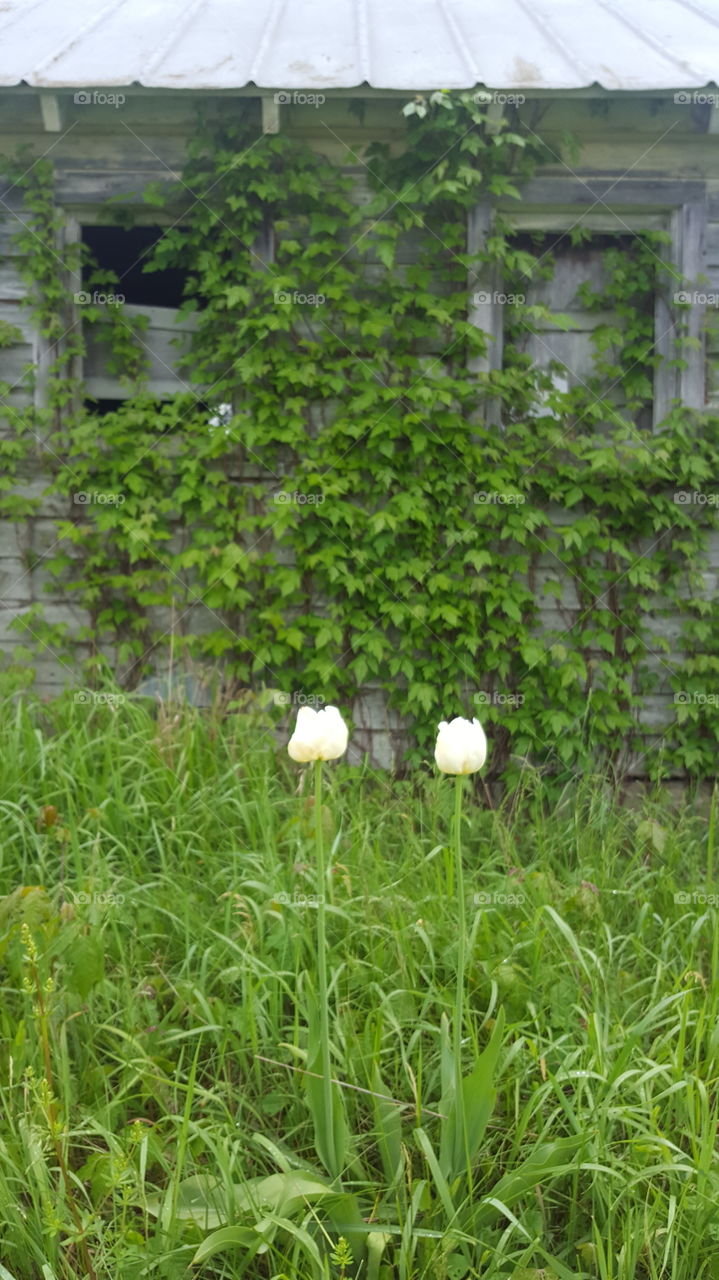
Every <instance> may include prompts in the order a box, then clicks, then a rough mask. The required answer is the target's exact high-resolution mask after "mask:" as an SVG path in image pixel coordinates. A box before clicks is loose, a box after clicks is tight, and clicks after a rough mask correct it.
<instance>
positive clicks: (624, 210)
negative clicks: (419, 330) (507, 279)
mask: <svg viewBox="0 0 719 1280" xmlns="http://www.w3.org/2000/svg"><path fill="white" fill-rule="evenodd" d="M500 207H501V212H502V216H503V217H504V218H505V219H507V220H508V221H509V222H510V223H511V225H512V227H513V228H514V230H515V232H516V233H517V234H518V235H520V234H526V233H530V232H533V233H541V234H548V235H551V236H552V237H553V238H554V240H555V241H556V240H558V239H559V238H561V237H562V236H564V235H566V234H568V233H569V231H570V230H571V228H573V227H577V226H581V227H583V228H585V229H586V230H588V231H591V232H592V233H593V234H594V235H596V236H597V237H602V236H604V237H606V236H611V237H614V239H615V242H616V238H617V237H619V238H620V239H621V237H623V236H629V237H632V238H634V237H635V236H636V234H637V233H638V232H641V231H651V230H664V231H666V232H668V233H669V243H668V244H667V245H666V247H665V254H666V258H667V260H668V261H670V262H672V263H674V264H676V268H677V274H676V275H675V276H672V275H670V273H669V272H663V273H662V274H661V278H660V280H659V281H658V287H657V291H656V295H655V304H654V351H655V353H656V355H657V356H659V357H661V359H659V360H658V361H657V362H656V368H655V370H654V377H653V397H652V400H653V403H652V409H651V417H652V425H653V426H654V427H655V428H656V427H657V426H658V425H659V423H661V421H662V420H663V418H664V417H665V416H666V415H667V413H668V412H669V410H670V408H671V406H672V402H673V401H679V402H680V403H682V404H684V405H686V406H687V407H689V408H695V409H701V408H703V407H704V406H705V404H706V371H705V351H704V332H703V331H704V305H703V303H702V301H701V300H702V297H703V296H704V295H703V293H702V291H701V288H699V289H697V285H698V284H700V277H701V272H702V267H703V254H704V229H705V223H706V189H705V184H704V183H703V182H701V181H694V180H687V181H680V182H672V181H668V180H658V181H654V180H647V179H641V178H637V179H633V178H626V177H623V178H619V179H614V178H605V179H597V178H596V177H595V176H589V177H587V178H586V179H585V178H582V177H580V176H572V177H568V178H564V177H560V176H551V175H548V176H543V177H539V178H534V179H532V180H531V181H529V182H527V183H526V184H525V186H524V188H523V191H522V201H521V204H520V203H517V204H516V205H515V206H514V207H512V206H510V205H509V204H508V205H507V206H500ZM493 218H494V208H493V206H492V205H491V203H490V202H489V201H486V202H482V203H480V204H478V205H477V206H476V207H475V208H474V209H473V210H472V211H471V213H470V217H469V221H468V228H467V245H468V249H469V251H470V252H471V253H474V252H478V251H481V250H482V248H483V246H484V244H485V242H486V240H487V237H488V236H489V234H490V232H491V229H492V225H493ZM599 243H601V241H599V240H598V244H599ZM567 274H571V272H570V269H569V267H567ZM502 284H503V282H502V281H501V280H500V279H499V278H498V277H497V274H496V272H494V271H493V269H492V268H491V267H488V268H486V269H484V270H478V271H476V272H475V273H473V274H472V276H471V277H470V305H469V316H470V319H471V321H472V323H474V324H476V325H477V327H478V328H480V329H483V330H484V331H485V333H486V334H487V335H488V347H487V353H486V355H485V356H483V357H482V358H481V359H476V360H475V361H474V362H473V365H472V368H473V370H474V371H475V372H479V373H481V372H488V371H489V370H491V369H499V368H501V367H502V364H503V347H504V317H503V308H502V305H501V302H498V301H497V299H498V298H499V299H501V298H502V296H503V294H502ZM680 294H681V295H683V297H686V296H687V294H688V296H689V298H690V300H691V301H690V304H689V306H688V308H687V307H686V306H682V307H681V308H680V305H679V304H680V301H681V299H680V298H679V296H678V295H680ZM559 309H560V308H559V307H557V310H559ZM682 330H684V331H685V332H686V336H687V337H688V338H690V339H691V340H692V343H691V344H690V345H688V346H686V347H683V348H682V349H681V350H680V349H679V348H678V346H677V338H678V336H679V334H680V332H681V331H682ZM678 356H680V357H681V361H682V362H683V367H682V368H678V367H676V365H675V364H674V363H673V362H674V361H675V360H676V359H677V357H678ZM572 359H573V360H574V361H575V362H577V367H578V368H580V369H581V367H582V359H583V357H582V355H581V354H580V352H579V350H578V348H577V347H576V344H575V351H574V352H573V354H572ZM495 413H496V410H495Z"/></svg>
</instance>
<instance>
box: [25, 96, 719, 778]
mask: <svg viewBox="0 0 719 1280" xmlns="http://www.w3.org/2000/svg"><path fill="white" fill-rule="evenodd" d="M534 124H535V126H536V122H534ZM407 142H408V145H407V147H406V149H405V150H404V151H403V152H402V153H401V154H400V155H397V154H395V152H394V151H393V150H392V149H390V148H388V147H384V146H380V145H376V146H373V147H370V148H369V149H368V150H367V151H366V152H363V154H362V155H361V156H358V155H354V154H351V153H350V154H348V156H347V164H346V165H345V166H343V167H340V166H338V165H336V164H333V163H330V162H329V161H328V160H326V159H325V158H323V157H322V156H321V155H319V154H318V153H316V152H314V151H311V150H310V149H308V148H306V147H304V146H302V145H300V144H299V143H298V142H297V141H296V140H293V139H291V138H289V137H287V136H285V135H283V134H279V135H265V136H258V129H257V124H256V121H255V120H254V119H253V118H252V117H251V116H248V117H247V118H246V119H244V120H243V119H241V118H240V119H236V120H235V121H234V122H233V123H232V124H231V125H225V126H223V127H222V128H220V129H219V130H218V129H215V130H214V131H211V132H210V131H208V130H206V129H203V130H201V131H200V132H199V134H198V137H197V139H196V140H195V142H194V143H193V145H192V148H191V150H190V155H189V160H188V164H187V167H186V170H185V172H184V173H183V175H182V183H181V184H179V185H177V186H173V185H164V186H159V185H157V186H154V187H152V188H151V189H149V190H148V192H147V193H146V195H145V200H146V203H147V205H149V206H151V207H152V206H154V207H157V208H158V209H160V210H162V212H163V214H165V215H166V216H167V217H168V222H169V224H170V227H169V229H168V231H167V233H166V234H165V235H164V236H163V237H162V239H161V240H160V241H159V243H158V245H157V247H156V249H155V252H154V255H153V259H152V261H151V263H150V264H149V269H153V268H156V269H159V268H163V267H167V266H173V267H179V268H181V269H183V270H184V272H185V273H186V277H187V302H186V309H187V310H188V311H192V312H193V313H194V315H195V317H196V332H195V334H194V338H193V345H192V350H191V351H190V353H189V354H187V355H186V356H185V357H184V359H183V361H182V367H183V377H184V378H185V379H191V380H192V382H193V383H194V384H195V385H196V387H197V394H196V395H194V394H189V393H182V394H179V395H177V396H175V397H173V398H172V399H170V400H168V401H166V402H164V403H158V402H157V401H156V400H154V399H153V398H152V397H150V396H149V395H148V394H147V389H146V387H145V386H144V384H143V367H142V364H143V362H142V359H141V354H138V355H137V360H136V363H133V357H132V351H133V350H134V351H135V352H136V353H137V352H138V350H139V349H138V348H137V346H136V345H134V346H133V334H132V333H131V332H130V330H129V329H128V326H127V323H126V322H125V321H124V319H123V316H122V312H121V310H120V311H118V312H117V314H115V315H114V316H108V315H102V316H97V317H94V320H95V321H96V322H97V323H101V324H103V325H105V327H106V329H107V331H108V338H109V341H110V343H111V345H112V346H113V348H114V350H115V353H116V358H117V357H118V356H121V357H122V364H123V367H124V368H125V371H126V374H127V377H128V379H129V381H130V384H131V390H132V392H133V394H132V395H131V397H130V398H129V399H128V400H127V402H126V403H125V405H124V406H123V408H122V409H121V410H119V411H117V412H114V413H109V414H105V415H104V416H102V417H101V418H100V417H98V415H96V414H94V413H93V412H91V411H88V410H87V409H83V408H82V406H81V403H78V397H77V380H76V378H74V377H73V376H68V364H67V361H68V356H73V355H74V356H76V355H77V353H78V351H81V344H82V335H81V334H76V333H73V341H75V342H76V343H78V344H80V345H79V346H77V347H74V348H70V349H68V347H67V345H66V343H65V342H64V341H61V342H59V347H58V350H59V353H60V354H58V357H57V367H55V368H54V369H53V370H52V375H51V378H50V382H51V386H52V391H51V395H50V398H49V406H48V409H47V411H46V412H45V421H44V427H45V429H46V432H47V436H46V440H47V453H46V456H45V462H46V464H47V465H48V466H51V467H52V468H53V469H54V479H53V488H54V490H55V491H56V492H57V493H59V494H64V495H68V494H70V493H72V492H77V491H78V490H81V491H97V492H101V493H103V494H106V495H116V496H117V495H120V497H121V501H117V500H114V501H108V502H106V503H104V504H99V503H97V504H94V505H92V506H91V507H88V508H86V509H82V510H80V511H77V510H76V511H74V512H73V518H72V519H71V520H66V521H62V522H61V523H60V526H59V531H60V533H61V535H62V537H63V539H64V543H63V550H62V552H61V553H60V554H58V555H54V556H53V557H52V559H51V561H50V564H51V567H52V569H53V571H54V573H56V574H57V575H58V576H59V577H60V578H61V579H62V581H63V582H65V583H66V584H67V588H68V590H69V591H71V592H72V593H73V594H74V596H75V598H76V599H77V600H78V601H80V602H82V603H83V604H85V605H86V607H88V608H89V609H90V611H91V616H92V620H93V625H92V628H91V634H92V637H93V640H94V642H95V643H96V644H97V645H98V647H100V646H101V645H105V646H110V647H111V648H112V649H113V650H114V668H115V671H116V672H119V673H120V674H121V676H122V678H123V679H124V680H125V681H126V682H127V683H130V684H132V683H134V682H136V681H137V679H138V678H139V676H140V675H141V674H142V673H143V672H144V671H146V670H148V669H150V668H151V667H152V666H153V664H155V663H156V662H157V661H158V658H159V657H160V656H161V654H162V651H163V650H166V648H167V645H168V638H169V637H168V632H170V631H171V632H172V642H173V652H174V654H175V655H176V656H177V655H178V654H181V653H182V652H183V651H184V652H186V653H187V654H188V656H192V657H194V658H199V659H202V660H204V661H207V660H222V662H223V663H224V664H225V667H226V669H227V670H228V671H230V672H232V674H233V675H234V677H235V678H236V679H237V680H238V681H240V682H242V683H246V684H248V685H249V684H257V685H259V684H264V685H269V686H271V687H276V688H281V689H284V690H288V691H289V690H301V691H304V692H305V693H316V692H318V691H321V693H322V694H323V696H324V697H325V698H326V699H327V700H330V699H332V700H337V701H339V702H340V703H341V704H342V705H343V706H347V705H348V704H349V702H350V701H351V699H352V698H353V697H354V695H355V693H356V692H357V690H358V689H359V688H361V687H365V686H368V685H376V686H379V687H380V688H381V689H383V690H384V691H385V693H386V696H387V698H388V700H389V703H390V706H392V707H393V708H395V709H396V710H397V711H398V712H399V713H400V714H401V715H403V716H404V717H406V720H407V723H408V724H409V726H410V730H411V744H410V749H409V753H408V755H409V758H410V759H417V758H422V757H426V755H427V749H428V744H429V742H430V740H431V739H432V737H433V734H434V729H435V723H436V720H437V719H438V718H439V717H441V716H447V715H449V714H457V713H464V714H477V715H479V716H480V717H481V718H482V719H483V720H484V721H485V722H489V723H492V724H493V726H494V727H493V743H494V748H493V767H494V769H495V771H500V770H504V771H505V772H509V773H511V772H512V771H514V770H516V769H517V768H519V767H521V762H522V760H523V759H525V758H529V759H531V760H532V761H534V762H535V763H542V762H546V763H547V765H548V766H551V767H552V768H553V769H559V770H560V772H561V771H562V770H564V771H566V770H567V769H569V770H572V769H579V768H586V767H588V766H589V764H590V762H592V761H593V760H594V759H595V758H596V753H597V752H601V753H603V754H604V755H606V756H608V757H609V758H610V759H611V760H612V761H613V762H614V763H615V764H617V765H623V764H626V763H627V761H628V760H629V758H630V757H631V755H632V754H633V753H634V754H637V753H641V752H642V751H643V750H644V749H645V745H643V741H642V738H641V734H640V733H639V731H638V727H637V718H638V713H639V709H640V707H641V705H642V704H643V702H644V700H645V698H646V696H647V694H648V693H650V692H651V690H652V688H653V687H658V686H659V684H660V683H661V684H663V685H664V686H665V687H666V686H667V685H669V686H670V687H671V688H672V689H673V690H676V691H679V690H681V691H685V692H686V691H688V693H689V695H690V696H689V697H688V698H687V699H685V700H683V701H682V702H681V703H680V704H678V705H677V708H676V713H677V714H676V721H675V723H674V724H673V725H672V728H671V731H670V733H668V734H667V735H666V738H665V739H664V741H665V742H666V743H667V744H668V745H669V746H670V747H671V760H672V762H673V764H674V765H676V766H677V767H679V768H681V767H688V768H690V769H692V770H695V771H696V772H699V773H702V772H705V773H711V772H713V770H714V759H715V752H716V743H717V729H716V725H715V721H716V717H715V716H712V715H711V714H710V713H708V712H709V710H710V709H709V708H708V707H707V705H706V704H702V703H701V702H700V701H698V700H695V699H693V697H692V696H691V692H692V690H697V689H705V690H706V689H707V687H708V685H709V684H710V683H711V681H712V679H714V678H716V672H717V670H718V669H719V659H718V658H717V657H716V656H715V653H714V652H713V650H712V634H713V633H714V634H715V632H716V618H715V613H716V609H715V606H714V604H713V603H712V602H711V601H710V600H708V599H707V598H706V593H705V591H704V586H705V584H704V581H703V579H702V576H701V565H702V560H701V556H702V549H703V547H704V545H705V543H706V536H707V530H708V528H709V527H710V525H711V524H712V523H713V519H714V508H712V507H710V506H709V505H708V504H707V505H704V506H701V507H700V506H698V505H696V504H691V505H682V504H681V503H677V502H676V501H675V500H674V495H675V493H676V492H677V491H689V492H693V491H704V490H706V489H707V487H708V486H710V484H711V481H712V477H713V476H714V475H715V474H716V463H717V459H718V458H719V432H718V426H719V424H718V423H717V421H716V419H713V418H710V417H708V416H705V417H703V418H702V419H700V418H699V416H698V415H693V414H691V413H689V412H687V411H684V410H676V411H674V412H673V413H672V414H671V415H670V416H669V417H668V418H667V420H666V422H665V423H664V424H663V425H662V429H661V432H660V433H658V434H654V435H653V434H651V433H650V432H649V431H647V430H646V428H644V427H643V426H641V425H640V423H641V409H642V406H646V402H647V398H648V396H649V395H650V387H651V369H652V366H653V363H654V362H655V361H656V355H655V352H654V349H653V333H652V329H651V324H650V320H649V319H648V317H650V316H651V308H648V307H647V299H648V298H649V297H650V296H651V295H652V292H653V290H654V289H655V288H656V287H657V281H658V279H659V277H660V275H661V273H662V271H663V270H664V268H663V266H662V257H663V253H664V246H663V244H662V242H661V237H658V236H657V235H656V234H655V235H649V234H647V235H645V236H638V237H636V238H635V241H634V242H633V247H632V251H631V253H630V254H629V255H627V254H626V253H622V254H620V255H618V257H617V258H616V260H614V261H613V260H612V258H611V251H610V253H609V255H608V261H607V266H608V271H607V274H608V277H609V283H608V285H607V287H606V289H605V290H604V291H603V292H602V293H601V294H595V295H592V293H591V290H585V294H584V303H585V305H586V306H588V307H590V308H591V307H596V308H597V309H600V310H605V311H606V310H611V311H612V313H613V314H614V315H616V316H617V317H618V319H617V322H616V326H612V325H608V324H604V325H600V326H599V328H598V330H597V331H596V332H595V345H596V364H595V368H596V375H595V377H594V378H592V379H589V380H585V382H584V383H583V384H582V385H579V386H576V387H573V388H572V389H570V390H568V391H567V390H557V388H556V387H554V386H553V384H552V382H551V380H550V378H549V376H548V374H547V372H546V371H543V370H539V369H537V368H535V367H533V366H532V364H531V362H530V361H529V360H528V359H527V358H524V357H522V355H521V353H520V352H519V351H518V350H517V349H515V348H514V347H513V345H512V342H511V338H512V334H513V333H518V332H520V331H521V330H522V329H524V330H526V329H527V328H529V329H531V328H532V326H533V325H536V324H538V323H539V322H540V321H546V320H547V318H548V316H549V313H548V312H547V311H546V308H542V307H541V306H538V305H531V306H530V305H524V306H523V305H522V304H521V303H518V304H516V305H515V306H514V307H512V306H508V308H507V316H506V325H505V327H506V332H507V335H508V336H509V339H510V341H509V342H508V344H507V354H506V358H505V361H504V364H503V367H502V369H501V370H494V371H492V372H486V373H479V374H474V373H473V374H470V372H469V371H468V370H469V368H470V367H471V366H472V365H473V364H476V362H477V360H478V358H479V359H481V357H482V356H483V355H484V354H485V352H486V349H487V348H486V339H485V336H484V335H483V334H482V332H481V331H479V330H478V329H477V328H476V327H475V326H474V325H473V324H471V323H470V322H469V319H468V312H467V296H468V292H469V293H471V292H472V289H473V288H475V287H477V284H478V282H480V281H482V280H486V279H487V278H488V276H487V273H488V271H489V272H491V273H494V274H495V276H496V278H497V279H502V280H503V281H504V282H505V285H504V287H505V288H506V289H507V293H508V294H509V293H512V294H513V296H517V297H519V296H521V294H522V288H521V287H520V286H521V284H522V282H523V281H524V282H525V288H526V284H527V282H531V280H532V279H535V278H537V276H538V274H539V273H541V271H542V270H544V271H546V269H547V265H548V261H547V256H546V255H545V256H544V259H543V261H542V263H541V264H539V263H538V262H537V259H536V257H535V256H534V255H532V254H531V253H528V252H527V251H526V249H520V248H518V247H517V245H516V242H515V241H514V240H513V237H512V233H511V225H510V222H509V220H508V219H507V218H506V216H502V215H498V216H497V218H496V221H495V224H494V230H493V233H492V234H491V235H490V237H489V238H488V240H487V241H486V243H485V244H484V245H483V246H482V248H481V249H480V250H478V251H474V252H471V253H470V252H469V251H468V248H467V213H468V211H469V209H470V208H471V207H472V206H473V205H474V204H475V203H476V201H477V200H478V199H482V198H487V199H491V200H492V201H495V202H500V203H501V204H502V205H503V206H504V207H508V206H509V205H511V203H512V201H513V200H515V199H516V198H517V197H518V195H519V194H520V191H521V183H522V181H523V180H524V179H526V178H527V177H528V176H530V174H531V173H532V172H533V170H534V169H535V167H536V166H537V164H539V163H541V161H542V159H543V158H544V157H543V150H542V147H541V145H540V144H538V143H537V142H536V128H533V129H532V130H531V131H530V130H527V129H526V128H525V127H524V126H523V124H522V123H521V121H520V120H519V118H518V117H517V116H516V112H515V113H511V112H510V113H509V114H508V115H507V116H506V117H505V118H504V119H503V120H502V122H501V123H498V122H497V121H490V120H489V116H488V110H487V107H486V106H485V105H483V104H478V103H476V102H475V101H474V100H473V99H472V97H471V96H470V95H455V94H445V93H441V94H434V95H432V96H431V98H429V99H419V100H417V101H416V102H415V103H413V104H411V105H410V108H409V112H408V114H407ZM31 172H32V185H30V183H29V182H28V183H25V184H24V188H25V191H26V195H27V196H28V198H30V199H31V201H34V202H36V204H37V208H36V211H35V214H34V217H35V219H36V223H35V225H34V227H33V234H34V235H36V236H39V237H40V239H41V240H43V239H44V241H45V243H46V244H48V245H49V244H50V243H51V240H52V238H53V236H54V235H55V234H56V228H55V220H56V218H57V214H56V212H55V210H54V204H53V201H52V174H51V170H50V167H49V165H48V164H47V162H42V164H41V165H36V166H35V168H34V169H33V170H32V171H31ZM358 179H360V182H358ZM360 187H361V188H362V189H363V191H364V195H363V198H362V199H358V191H359V190H360ZM193 193H194V194H193ZM21 234H25V233H24V232H23V233H21ZM576 234H577V236H579V235H580V233H579V232H578V233H576ZM26 269H27V271H28V273H29V274H30V275H32V292H33V296H34V298H35V306H36V308H37V309H38V310H37V312H36V314H38V315H39V316H40V319H41V323H42V324H43V325H44V326H46V328H47V332H48V333H49V334H50V335H51V336H53V335H55V334H56V332H57V333H58V334H60V333H61V330H62V325H63V323H64V320H63V318H62V312H63V307H64V306H65V305H66V299H67V292H66V291H65V293H63V290H62V286H61V285H58V270H57V263H56V262H55V263H53V262H52V261H51V258H50V256H49V254H48V255H45V256H43V255H38V254H28V255H27V261H26ZM104 282H105V283H107V278H104ZM554 319H555V323H558V324H560V325H561V324H562V323H565V324H567V323H568V321H562V319H561V318H559V319H558V318H557V317H555V318H554ZM53 326H56V327H53ZM617 387H619V389H620V392H621V396H620V398H619V400H618V398H617V395H616V393H615V390H616V388H617ZM218 406H228V408H227V411H225V412H220V411H219V410H218ZM498 418H499V419H500V420H501V427H500V426H498V425H496V423H497V419H498ZM572 593H574V594H573V598H572ZM552 602H553V608H554V612H553V614H547V612H546V606H547V605H548V604H552ZM577 607H578V613H577ZM572 608H573V609H574V611H572ZM169 609H171V610H172V613H171V615H168V610H169ZM168 616H169V617H170V619H171V620H170V621H168ZM677 617H678V618H680V619H681V621H682V629H683V633H682V636H681V637H677V638H676V639H674V640H673V641H672V643H671V647H670V642H669V640H668V639H667V638H665V636H664V634H663V633H664V632H666V630H667V628H666V626H663V625H662V619H665V620H666V621H667V622H668V621H669V620H672V621H673V620H675V619H676V618H677ZM548 618H549V619H550V621H548V620H547V619H548ZM682 651H683V653H684V656H683V657H680V656H678V655H679V654H680V652H682ZM648 655H649V656H648ZM655 762H656V751H654V750H653V751H652V754H651V756H650V758H649V759H648V761H647V762H646V763H647V766H648V767H649V771H651V768H652V767H654V764H655ZM662 767H668V766H667V765H666V762H665V763H664V765H662Z"/></svg>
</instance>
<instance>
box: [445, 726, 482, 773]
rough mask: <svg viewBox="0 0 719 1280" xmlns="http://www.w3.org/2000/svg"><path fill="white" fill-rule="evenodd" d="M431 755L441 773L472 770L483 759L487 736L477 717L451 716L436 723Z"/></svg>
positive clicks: (479, 765)
mask: <svg viewBox="0 0 719 1280" xmlns="http://www.w3.org/2000/svg"><path fill="white" fill-rule="evenodd" d="M434 758H435V760H436V762H437V767H438V768H439V769H441V770H442V773H476V771H477V769H481V768H482V765H483V764H484V762H485V760H486V759H487V739H486V738H485V736H484V730H483V728H482V726H481V724H480V723H479V720H465V719H464V717H463V716H455V718H454V720H450V721H449V723H448V722H447V721H446V720H443V721H442V723H441V724H440V726H439V732H438V734H437V742H436V744H435V748H434Z"/></svg>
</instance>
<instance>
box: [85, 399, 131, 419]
mask: <svg viewBox="0 0 719 1280" xmlns="http://www.w3.org/2000/svg"><path fill="white" fill-rule="evenodd" d="M83 404H84V407H85V409H86V410H87V412H88V413H94V414H96V415H97V416H98V417H99V418H104V416H105V414H106V413H116V412H117V410H118V409H121V408H122V406H123V405H124V404H125V401H124V400H93V399H92V398H91V397H88V399H87V400H84V401H83Z"/></svg>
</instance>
